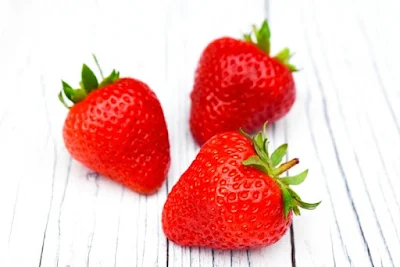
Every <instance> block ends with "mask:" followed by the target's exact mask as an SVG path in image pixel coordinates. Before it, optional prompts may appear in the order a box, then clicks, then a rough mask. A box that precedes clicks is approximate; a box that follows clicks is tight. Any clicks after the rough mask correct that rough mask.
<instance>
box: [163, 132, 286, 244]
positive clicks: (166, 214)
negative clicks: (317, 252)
mask: <svg viewBox="0 0 400 267" xmlns="http://www.w3.org/2000/svg"><path fill="white" fill-rule="evenodd" d="M253 155H255V152H254V149H253V147H252V144H251V142H250V141H249V140H247V139H246V138H245V137H244V136H242V135H240V134H239V133H234V132H232V133H230V132H228V133H224V134H217V135H215V136H214V137H212V138H211V139H209V140H208V142H207V143H206V144H204V146H203V147H202V148H201V150H200V152H199V154H198V155H197V157H196V159H195V160H194V161H193V163H192V164H191V166H190V167H189V169H188V170H187V171H186V172H185V173H184V174H183V175H182V177H181V178H180V179H179V181H178V183H177V184H176V185H175V186H174V187H173V189H172V191H171V193H170V195H169V197H168V199H167V202H166V203H165V206H164V211H163V216H162V223H163V229H164V232H165V233H166V235H167V237H168V238H169V239H170V240H172V241H174V242H176V243H178V244H181V245H186V246H205V247H212V248H219V249H244V248H252V247H260V246H265V245H270V244H273V243H275V242H276V241H278V240H279V239H280V238H281V237H282V236H283V235H284V233H285V232H286V231H287V229H288V227H289V226H290V223H291V221H292V215H291V214H290V215H289V217H288V218H287V219H285V217H284V212H283V202H282V194H281V191H280V189H279V186H278V185H276V184H275V182H274V181H273V179H272V178H271V177H269V176H268V175H266V174H264V173H262V172H260V171H259V170H257V169H256V168H253V167H249V166H244V165H243V164H242V161H244V160H245V159H247V158H249V157H250V156H253Z"/></svg>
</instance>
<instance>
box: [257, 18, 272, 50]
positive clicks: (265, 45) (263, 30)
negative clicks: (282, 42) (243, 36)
mask: <svg viewBox="0 0 400 267" xmlns="http://www.w3.org/2000/svg"><path fill="white" fill-rule="evenodd" d="M253 32H254V34H255V36H256V40H257V46H258V47H259V48H260V49H261V50H262V51H264V52H265V53H267V55H269V52H270V49H271V43H270V38H271V31H270V29H269V25H268V22H267V21H266V20H264V21H263V23H262V24H261V27H260V28H259V29H258V28H257V27H256V26H255V25H253Z"/></svg>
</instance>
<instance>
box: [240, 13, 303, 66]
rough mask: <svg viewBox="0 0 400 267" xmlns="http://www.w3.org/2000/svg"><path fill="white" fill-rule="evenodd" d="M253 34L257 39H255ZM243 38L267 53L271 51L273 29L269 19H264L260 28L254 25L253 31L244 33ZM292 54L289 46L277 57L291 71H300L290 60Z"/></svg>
mask: <svg viewBox="0 0 400 267" xmlns="http://www.w3.org/2000/svg"><path fill="white" fill-rule="evenodd" d="M253 35H254V37H255V39H256V41H254V40H253ZM243 40H244V41H245V42H248V43H252V44H254V45H256V46H257V47H258V48H259V49H260V50H262V51H263V52H264V53H266V54H267V55H270V52H271V30H270V27H269V25H268V21H267V20H264V21H263V22H262V23H261V26H260V27H259V28H258V27H257V26H256V25H252V32H250V33H247V34H243ZM291 57H292V54H291V53H290V50H289V49H288V48H284V49H282V50H281V51H280V52H279V53H278V54H277V55H276V56H274V58H275V59H277V60H279V61H280V62H281V63H282V64H284V65H285V66H287V67H288V68H289V70H290V71H291V72H296V71H299V69H298V68H296V66H294V65H293V64H291V63H290V62H289V60H290V58H291Z"/></svg>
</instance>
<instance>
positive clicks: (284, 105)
mask: <svg viewBox="0 0 400 267" xmlns="http://www.w3.org/2000/svg"><path fill="white" fill-rule="evenodd" d="M253 31H254V35H255V38H256V41H253V37H252V33H250V34H246V35H244V39H243V40H240V39H235V38H231V37H221V38H218V39H216V40H214V41H212V42H211V43H209V44H208V45H207V47H206V48H205V49H204V51H203V52H202V54H201V57H200V60H199V63H198V66H197V68H196V72H195V80H194V85H193V89H192V92H191V94H190V99H191V111H190V130H191V132H192V135H193V137H194V139H195V141H196V142H197V143H198V144H199V145H202V144H203V143H204V142H205V141H207V140H208V139H209V138H210V137H211V136H213V135H215V134H217V133H222V132H227V131H236V130H237V129H239V128H243V129H244V130H245V131H247V132H250V133H254V132H255V131H257V130H260V129H261V127H262V125H263V123H264V122H265V121H268V122H269V123H270V124H271V123H273V122H275V121H276V120H278V119H280V118H282V117H283V116H284V115H286V114H287V113H288V112H289V110H290V109H291V107H292V106H293V104H294V102H295V98H296V89H295V83H294V79H293V76H292V72H294V71H296V68H295V67H294V66H293V65H292V64H290V63H289V59H290V57H291V53H290V51H289V49H288V48H284V49H283V50H282V51H281V52H279V53H278V54H277V55H276V56H270V40H269V39H270V30H269V26H268V23H267V21H264V22H263V24H262V26H261V27H260V28H257V27H255V26H253Z"/></svg>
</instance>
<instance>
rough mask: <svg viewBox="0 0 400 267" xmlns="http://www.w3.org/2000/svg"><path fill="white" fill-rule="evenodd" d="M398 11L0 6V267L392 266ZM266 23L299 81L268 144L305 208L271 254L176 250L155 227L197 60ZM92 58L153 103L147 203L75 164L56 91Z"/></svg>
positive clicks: (338, 6) (364, 4) (183, 2)
mask: <svg viewBox="0 0 400 267" xmlns="http://www.w3.org/2000/svg"><path fill="white" fill-rule="evenodd" d="M399 7H400V4H399V2H398V1H396V0H383V1H378V0H364V1H361V0H349V1H346V0H336V1H328V0H297V1H295V0H271V1H269V2H267V1H264V0H252V1H246V0H219V1H213V0H190V1H189V0H169V1H163V0H147V1H139V0H115V1H106V0H85V1H79V0H69V1H61V0H54V1H49V0H19V1H14V0H0V77H1V79H0V80H1V86H0V93H1V94H0V218H1V220H0V266H7V267H8V266H11V267H14V266H16V267H30V266H39V267H40V266H43V267H48V266H57V267H66V266H70V267H84V266H87V267H94V266H96V267H97V266H99V267H100V266H102V267H111V266H117V267H125V266H145V267H147V266H160V267H166V266H183V267H187V266H192V267H197V266H202V267H210V266H215V267H217V266H218V267H230V266H232V267H239V266H247V267H265V266H267V267H286V266H293V267H311V266H316V267H323V266H324V267H334V266H338V267H347V266H349V267H350V266H356V267H369V266H371V267H373V266H384V267H400V253H399V252H400V194H398V191H399V190H400V138H399V137H400V78H399V77H400V76H399V75H398V73H397V72H398V70H399V62H400V56H399V51H398V50H399V47H400V37H399V36H400V35H399V34H398V33H397V32H398V29H397V28H398V26H399V25H400V17H399V16H398V11H399V10H400V9H399ZM264 18H268V19H269V21H270V25H271V30H272V51H273V52H277V51H278V50H279V49H280V48H282V47H284V46H288V47H290V48H291V49H292V51H294V52H295V56H294V58H293V59H294V62H295V64H296V65H298V66H299V67H300V68H301V69H302V70H301V71H300V72H298V73H296V74H295V79H296V85H297V90H298V97H297V101H296V104H295V105H294V107H293V109H292V110H291V112H290V113H289V114H288V115H287V116H286V117H285V118H284V119H282V120H280V121H279V122H277V123H276V124H274V126H273V127H272V132H271V135H272V144H273V145H278V144H280V143H282V142H288V143H289V157H294V156H296V157H299V158H300V160H301V164H300V166H299V167H298V168H299V169H297V167H296V169H294V170H293V172H296V171H298V170H300V168H301V169H305V168H309V169H310V172H309V176H308V178H307V181H306V182H305V183H304V185H302V186H300V187H298V191H299V193H300V194H301V195H303V196H304V198H305V199H307V200H309V201H318V200H322V204H321V205H320V207H318V209H317V210H315V211H312V212H307V211H305V212H303V215H302V216H301V217H296V218H295V219H294V222H293V226H292V228H291V231H289V232H288V233H287V234H286V235H285V236H284V237H283V238H282V239H281V241H279V242H278V243H277V244H275V245H273V246H271V247H268V248H263V249H257V250H248V251H218V250H211V249H204V248H201V249H199V248H183V247H180V246H178V245H176V244H173V243H171V242H168V241H167V240H166V238H165V236H164V234H163V232H162V229H161V211H162V206H163V204H164V202H165V200H166V196H167V192H168V191H169V190H170V189H171V188H172V186H173V185H174V184H175V183H176V182H177V180H178V179H179V176H180V175H181V174H182V173H183V172H184V171H185V170H186V168H187V167H188V166H189V164H190V162H191V161H192V160H193V159H194V157H195V155H196V153H197V151H198V149H199V148H198V147H197V146H196V145H195V143H194V141H193V139H192V137H191V134H190V132H189V128H188V110H189V105H190V101H189V93H190V90H191V87H192V84H193V74H194V69H195V66H196V64H197V60H198V58H199V55H200V53H201V51H202V49H203V48H204V47H205V46H206V45H207V43H208V42H209V41H211V40H212V39H214V38H217V37H220V36H223V35H229V36H233V37H240V36H241V34H243V33H244V32H247V31H248V30H249V29H250V25H251V24H253V23H256V24H258V23H260V22H261V21H262V20H263V19H264ZM92 53H95V54H96V55H97V57H98V58H99V60H100V61H101V65H102V66H103V68H105V69H107V70H111V69H112V68H117V69H118V70H120V71H121V74H122V75H125V76H133V77H136V78H139V79H141V80H143V81H145V82H146V83H148V84H149V85H150V87H151V88H152V89H153V90H154V91H155V92H156V94H157V96H158V97H159V99H160V101H161V103H162V106H163V108H164V112H165V114H166V119H167V123H168V129H169V132H170V142H171V156H172V165H171V168H170V171H169V175H168V179H167V181H166V182H165V184H164V186H163V187H162V188H161V189H160V190H159V192H158V193H157V194H155V195H153V196H148V197H146V196H141V195H138V194H136V193H133V192H131V191H129V190H127V189H124V188H123V187H122V186H120V185H118V184H116V183H114V182H112V181H110V180H109V179H107V178H105V177H102V176H98V175H96V174H95V173H93V172H92V171H91V170H88V169H86V168H85V167H83V166H82V165H80V164H79V163H77V162H76V161H74V160H72V159H71V157H70V156H69V154H68V153H67V151H66V149H65V148H64V144H63V140H62V135H61V133H62V125H63V122H64V119H65V116H66V114H67V110H66V109H65V108H64V107H63V106H62V105H61V104H60V103H59V102H58V100H57V94H58V92H59V90H60V87H61V86H60V85H61V83H60V80H61V79H65V80H67V81H71V83H77V82H78V78H79V72H80V66H81V64H82V63H83V62H85V63H88V64H92V59H91V54H92Z"/></svg>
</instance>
